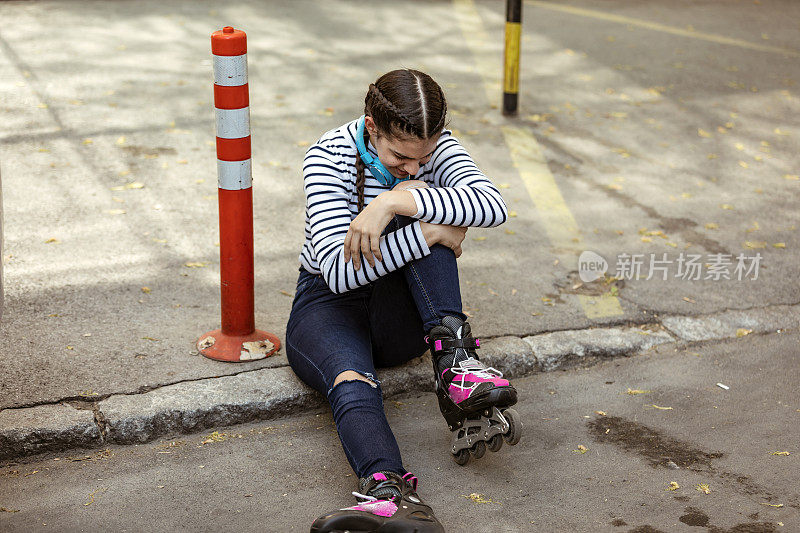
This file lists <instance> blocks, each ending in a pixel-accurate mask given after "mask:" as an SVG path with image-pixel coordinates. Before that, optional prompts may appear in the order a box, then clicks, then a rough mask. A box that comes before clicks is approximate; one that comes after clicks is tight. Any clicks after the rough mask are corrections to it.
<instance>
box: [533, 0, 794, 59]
mask: <svg viewBox="0 0 800 533" xmlns="http://www.w3.org/2000/svg"><path fill="white" fill-rule="evenodd" d="M525 3H526V4H531V5H534V6H537V7H543V8H545V9H552V10H553V11H561V12H563V13H570V14H572V15H581V16H583V17H591V18H596V19H600V20H607V21H609V22H618V23H620V24H630V25H632V26H638V27H640V28H645V29H648V30H655V31H660V32H664V33H671V34H672V35H680V36H681V37H691V38H693V39H701V40H703V41H709V42H712V43H718V44H727V45H731V46H738V47H740V48H747V49H749V50H758V51H759V52H771V53H773V54H783V55H786V56H791V57H800V51H797V50H792V49H790V48H780V47H778V46H768V45H765V44H759V43H752V42H750V41H744V40H742V39H734V38H732V37H725V36H724V35H717V34H715V33H703V32H701V31H693V30H685V29H682V28H676V27H674V26H667V25H666V24H659V23H657V22H649V21H646V20H640V19H635V18H632V17H626V16H623V15H613V14H611V13H605V12H603V11H596V10H594V9H586V8H583V7H575V6H567V5H563V4H555V3H552V2H543V1H542V0H525Z"/></svg>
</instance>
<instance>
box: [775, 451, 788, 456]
mask: <svg viewBox="0 0 800 533" xmlns="http://www.w3.org/2000/svg"><path fill="white" fill-rule="evenodd" d="M770 455H783V456H786V455H791V454H790V453H789V452H772V453H771V454H770Z"/></svg>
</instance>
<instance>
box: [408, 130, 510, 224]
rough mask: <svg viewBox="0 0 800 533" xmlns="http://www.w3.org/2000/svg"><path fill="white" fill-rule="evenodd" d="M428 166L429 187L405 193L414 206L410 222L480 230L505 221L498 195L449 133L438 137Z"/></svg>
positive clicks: (502, 205)
mask: <svg viewBox="0 0 800 533" xmlns="http://www.w3.org/2000/svg"><path fill="white" fill-rule="evenodd" d="M430 164H431V165H432V167H431V168H432V170H433V186H432V187H429V188H417V189H410V191H409V192H411V194H412V195H413V196H414V201H415V202H416V204H417V213H416V214H415V215H413V218H417V219H419V220H422V221H424V222H430V223H433V224H448V225H451V226H469V227H483V228H490V227H495V226H499V225H500V224H502V223H503V222H505V221H506V220H507V219H508V208H507V207H506V203H505V201H504V200H503V197H502V195H501V194H500V191H498V190H497V187H495V186H494V184H493V183H492V182H491V181H490V180H489V179H488V178H487V177H486V176H485V175H484V174H483V172H481V171H480V169H479V168H478V167H477V166H476V165H475V163H474V161H473V160H472V157H470V155H469V154H468V153H467V151H466V150H465V149H464V147H463V146H461V144H460V143H459V142H458V140H457V139H456V138H455V137H452V136H451V135H450V132H449V131H447V130H445V131H444V132H443V133H442V136H441V138H440V140H439V143H438V145H437V147H436V151H435V152H434V154H433V157H432V158H431V161H430ZM427 166H428V165H426V167H427Z"/></svg>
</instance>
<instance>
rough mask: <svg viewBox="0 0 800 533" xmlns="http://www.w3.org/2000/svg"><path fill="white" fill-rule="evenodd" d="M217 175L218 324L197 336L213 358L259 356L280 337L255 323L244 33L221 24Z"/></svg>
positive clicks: (217, 35)
mask: <svg viewBox="0 0 800 533" xmlns="http://www.w3.org/2000/svg"><path fill="white" fill-rule="evenodd" d="M211 53H212V54H213V56H214V107H215V108H216V119H217V120H216V122H217V176H218V180H219V255H220V265H219V266H220V278H221V279H220V281H221V283H220V285H221V291H220V292H221V297H222V298H221V299H222V328H220V329H217V330H214V331H209V332H208V333H206V334H205V335H203V336H202V337H200V339H199V340H198V341H197V349H198V350H200V353H202V354H203V355H204V356H206V357H209V358H211V359H216V360H218V361H228V362H245V361H253V360H256V359H263V358H265V357H267V356H269V355H272V354H273V353H275V352H276V351H278V349H280V340H279V339H278V337H276V336H275V335H273V334H271V333H267V332H264V331H261V330H257V329H256V328H255V305H254V300H255V297H254V288H253V284H254V280H253V277H254V276H253V189H252V181H253V180H252V166H251V158H250V156H251V154H250V97H249V90H248V85H247V35H246V34H245V33H244V32H243V31H241V30H235V29H233V28H232V27H230V26H226V27H224V28H223V29H222V31H215V32H214V33H212V34H211Z"/></svg>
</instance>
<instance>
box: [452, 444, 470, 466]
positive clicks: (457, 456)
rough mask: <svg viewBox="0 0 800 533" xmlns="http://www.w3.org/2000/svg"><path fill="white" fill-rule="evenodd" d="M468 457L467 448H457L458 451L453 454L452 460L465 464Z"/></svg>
mask: <svg viewBox="0 0 800 533" xmlns="http://www.w3.org/2000/svg"><path fill="white" fill-rule="evenodd" d="M469 459H470V455H469V450H468V449H467V448H464V449H463V450H459V451H458V453H454V454H453V461H455V462H456V464H459V465H461V466H464V465H465V464H467V463H468V462H469Z"/></svg>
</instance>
